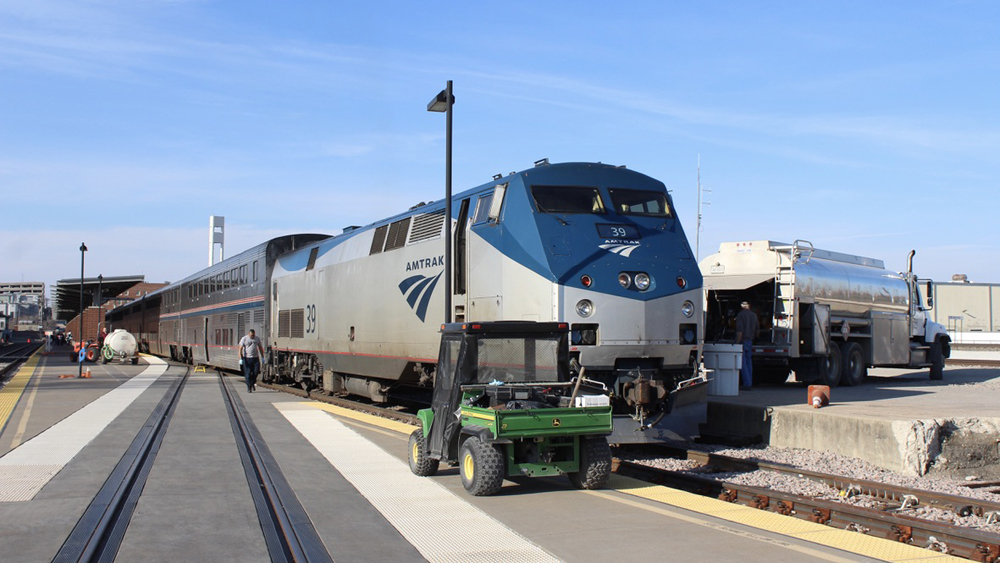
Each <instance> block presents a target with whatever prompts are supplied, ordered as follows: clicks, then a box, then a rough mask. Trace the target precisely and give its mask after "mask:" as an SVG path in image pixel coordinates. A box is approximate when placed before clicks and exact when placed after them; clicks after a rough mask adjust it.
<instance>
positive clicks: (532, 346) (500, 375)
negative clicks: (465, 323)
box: [476, 336, 568, 384]
mask: <svg viewBox="0 0 1000 563" xmlns="http://www.w3.org/2000/svg"><path fill="white" fill-rule="evenodd" d="M560 343H561V340H560V337H559V336H553V337H551V338H482V339H480V340H479V349H478V351H477V352H478V353H477V358H478V365H477V370H476V383H486V384H488V383H491V382H494V381H500V382H504V383H525V382H531V381H566V380H567V379H568V377H567V375H568V374H561V373H560V370H559V350H560Z"/></svg>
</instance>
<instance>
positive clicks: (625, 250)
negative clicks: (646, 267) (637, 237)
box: [600, 242, 639, 258]
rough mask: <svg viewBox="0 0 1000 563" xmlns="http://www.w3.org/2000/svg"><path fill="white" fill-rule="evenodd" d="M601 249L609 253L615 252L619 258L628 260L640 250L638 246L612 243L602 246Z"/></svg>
mask: <svg viewBox="0 0 1000 563" xmlns="http://www.w3.org/2000/svg"><path fill="white" fill-rule="evenodd" d="M600 246H601V248H603V249H604V250H607V251H608V252H613V253H615V254H617V255H619V256H624V257H625V258H628V257H629V255H631V254H632V251H634V250H635V249H636V248H639V245H638V244H625V243H621V242H612V243H607V244H602V245H600Z"/></svg>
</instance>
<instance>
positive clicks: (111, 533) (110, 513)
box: [52, 368, 191, 563]
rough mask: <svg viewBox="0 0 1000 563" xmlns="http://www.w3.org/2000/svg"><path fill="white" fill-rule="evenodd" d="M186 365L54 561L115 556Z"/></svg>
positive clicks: (170, 414) (111, 558)
mask: <svg viewBox="0 0 1000 563" xmlns="http://www.w3.org/2000/svg"><path fill="white" fill-rule="evenodd" d="M168 370H169V368H168ZM190 371H191V370H190V368H188V369H187V370H185V373H184V376H183V377H179V378H176V379H174V381H173V382H171V384H170V387H169V388H168V389H167V392H166V393H165V394H164V395H163V398H162V399H160V402H159V403H158V404H157V405H156V408H154V409H153V412H152V413H151V414H150V415H149V418H148V419H147V420H146V423H145V424H143V426H142V428H140V429H139V432H138V433H137V434H136V437H135V438H134V439H133V440H132V443H131V444H130V445H129V447H128V450H126V451H125V455H123V456H122V458H121V460H120V461H119V462H118V465H116V466H115V468H114V470H112V472H111V475H109V476H108V479H107V480H106V481H105V482H104V485H103V486H102V487H101V489H100V491H98V493H97V495H96V496H94V500H92V501H91V502H90V505H89V506H88V507H87V509H86V510H85V511H84V513H83V516H81V517H80V520H79V521H77V523H76V526H74V528H73V531H72V532H70V535H69V537H67V538H66V541H65V542H64V543H63V545H62V547H61V548H60V549H59V552H58V553H57V554H56V556H55V558H54V559H53V560H52V561H53V563H67V562H94V561H101V562H111V561H114V559H115V556H116V555H117V553H118V548H119V547H120V546H121V542H122V539H123V538H124V537H125V530H126V529H127V528H128V525H129V522H130V520H131V519H132V514H133V512H134V511H135V506H136V504H137V503H138V502H139V496H140V495H141V494H142V489H143V487H145V485H146V479H147V478H148V476H149V471H150V469H151V468H152V467H153V462H154V460H155V459H156V454H157V453H158V452H159V450H160V444H161V443H162V442H163V436H164V435H166V432H167V427H168V426H169V424H170V419H171V418H172V417H173V414H174V411H175V410H176V407H177V399H178V397H180V394H181V391H182V389H183V388H184V384H185V383H186V382H187V378H188V374H189V373H190Z"/></svg>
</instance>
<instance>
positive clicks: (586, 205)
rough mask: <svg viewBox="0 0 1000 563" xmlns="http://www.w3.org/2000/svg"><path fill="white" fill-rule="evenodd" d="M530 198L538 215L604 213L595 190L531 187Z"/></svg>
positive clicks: (601, 202) (565, 187)
mask: <svg viewBox="0 0 1000 563" xmlns="http://www.w3.org/2000/svg"><path fill="white" fill-rule="evenodd" d="M531 196H532V198H534V200H535V208H536V209H538V212H539V213H600V214H603V213H604V201H602V200H601V194H600V192H598V191H597V188H586V187H580V186H532V187H531Z"/></svg>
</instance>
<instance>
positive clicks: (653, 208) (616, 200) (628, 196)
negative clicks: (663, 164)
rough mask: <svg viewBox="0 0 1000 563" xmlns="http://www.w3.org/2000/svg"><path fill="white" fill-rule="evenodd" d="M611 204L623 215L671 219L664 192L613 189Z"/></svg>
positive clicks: (610, 190) (610, 191)
mask: <svg viewBox="0 0 1000 563" xmlns="http://www.w3.org/2000/svg"><path fill="white" fill-rule="evenodd" d="M608 193H610V194H611V203H612V204H614V206H615V211H616V212H618V213H619V214H621V215H646V216H649V217H670V215H671V213H670V206H669V205H668V204H667V196H666V195H665V194H663V193H662V192H650V191H646V190H626V189H622V188H611V189H609V190H608Z"/></svg>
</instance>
